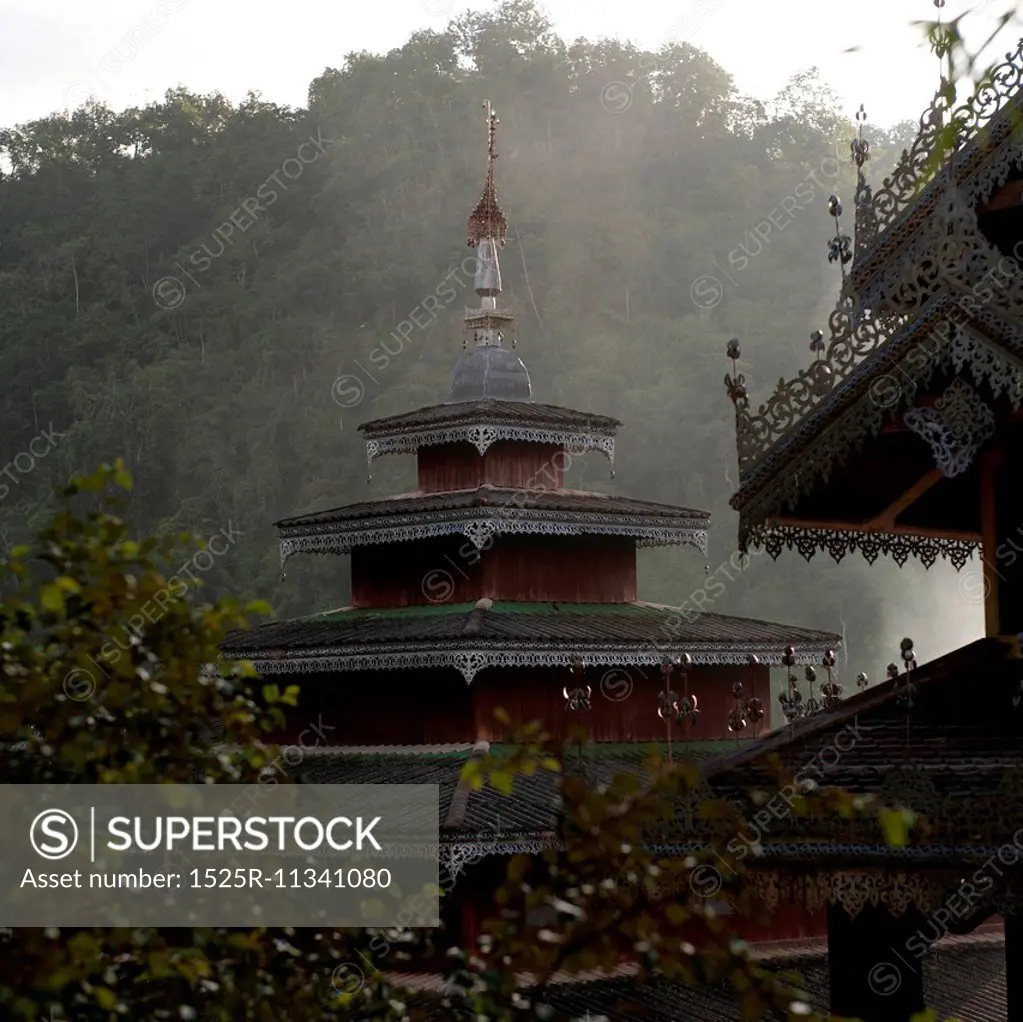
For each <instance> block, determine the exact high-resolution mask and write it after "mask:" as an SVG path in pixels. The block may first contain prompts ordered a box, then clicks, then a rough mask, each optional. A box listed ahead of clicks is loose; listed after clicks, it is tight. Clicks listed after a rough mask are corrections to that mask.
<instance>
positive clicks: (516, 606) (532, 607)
mask: <svg viewBox="0 0 1023 1022" xmlns="http://www.w3.org/2000/svg"><path fill="white" fill-rule="evenodd" d="M475 609H476V604H475V603H431V604H426V605H425V606H421V607H420V606H415V607H372V608H344V609H341V610H331V611H328V612H327V613H325V614H314V615H312V616H311V617H307V618H297V619H296V620H297V621H337V620H340V619H344V620H346V621H390V620H405V619H409V618H419V617H444V616H448V615H451V616H455V615H458V614H471V613H472V612H473V611H474V610H475ZM671 612H672V608H671V607H658V606H656V605H653V604H648V603H646V604H645V603H524V602H523V603H519V602H516V601H513V600H506V601H501V602H497V601H495V602H494V604H493V606H492V607H491V608H490V610H488V611H487V613H488V614H580V615H592V614H620V615H623V616H629V617H643V616H649V617H657V618H661V617H664V616H665V615H666V614H669V613H671Z"/></svg>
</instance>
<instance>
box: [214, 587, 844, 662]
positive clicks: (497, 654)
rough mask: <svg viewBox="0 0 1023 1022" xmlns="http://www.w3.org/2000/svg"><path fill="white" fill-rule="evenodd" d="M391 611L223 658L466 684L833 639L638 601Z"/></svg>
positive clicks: (228, 643)
mask: <svg viewBox="0 0 1023 1022" xmlns="http://www.w3.org/2000/svg"><path fill="white" fill-rule="evenodd" d="M483 602H484V601H480V603H476V604H470V603H461V604H431V605H429V606H416V607H403V608H396V609H380V610H356V609H351V608H347V609H344V610H341V611H336V612H333V613H329V614H320V615H317V616H315V617H311V618H303V619H300V620H295V621H279V622H274V623H271V624H266V625H263V626H261V627H259V628H255V629H252V630H249V631H236V632H232V633H231V634H229V635H228V636H227V637H226V638H225V639H224V641H223V643H222V644H221V650H222V651H223V653H224V655H225V656H227V657H229V658H232V659H246V660H251V661H253V662H254V664H255V666H256V669H257V670H258V671H259V672H260V673H261V674H281V673H309V674H312V673H319V672H323V671H330V672H336V671H365V670H385V669H390V668H401V669H406V670H407V669H409V668H413V669H414V668H416V667H441V668H448V667H449V668H454V669H456V670H458V671H461V672H462V674H463V676H464V677H465V679H466V681H471V680H472V679H473V677H475V675H476V674H477V673H478V672H479V671H481V670H484V669H486V668H488V667H513V668H514V667H537V666H548V667H557V666H571V665H573V664H575V663H578V662H580V661H582V662H583V663H584V664H587V665H589V666H592V667H600V666H618V665H637V666H640V665H645V666H659V665H660V664H661V663H662V662H663V660H664V657H665V656H681V655H682V654H688V655H689V656H691V657H692V658H693V663H694V664H697V665H699V664H721V665H729V664H731V665H742V664H746V663H748V660H749V656H750V655H751V654H752V655H755V656H757V657H759V658H760V660H761V662H762V663H765V664H778V663H780V662H781V658H782V656H783V651H784V650H785V648H786V647H787V646H790V645H792V646H795V647H796V649H797V655H798V657H799V658H800V663H807V664H812V663H819V662H820V659H821V657H822V656H823V655H824V653H826V652H827V651H828V650H834V649H838V648H840V646H841V641H842V640H841V636H839V635H836V634H835V633H833V632H823V631H818V630H816V629H810V628H799V627H796V626H794V625H779V624H772V623H770V622H767V621H758V620H754V619H750V618H739V617H727V616H725V615H723V614H710V613H707V614H698V613H695V612H686V613H684V614H683V613H680V611H679V610H678V609H676V608H671V607H663V606H658V605H656V604H647V603H619V604H608V603H598V604H580V603H516V602H502V601H493V602H492V601H486V605H484V606H481V604H483Z"/></svg>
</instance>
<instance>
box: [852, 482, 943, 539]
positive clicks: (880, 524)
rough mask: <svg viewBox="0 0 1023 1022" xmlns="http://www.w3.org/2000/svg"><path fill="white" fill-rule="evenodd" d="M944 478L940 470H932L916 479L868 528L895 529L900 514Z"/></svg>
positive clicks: (873, 519)
mask: <svg viewBox="0 0 1023 1022" xmlns="http://www.w3.org/2000/svg"><path fill="white" fill-rule="evenodd" d="M944 478H945V475H944V473H943V472H942V471H941V469H937V468H932V469H931V470H930V472H927V473H926V474H925V475H924V476H922V477H921V478H920V479H918V480H917V481H916V482H915V483H914V484H913V485H912V486H910V487H909V489H908V490H906V491H905V492H904V493H901V494H900V495H899V496H898V497H896V498H895V500H893V501H892V502H891V503H890V504H889V505H888V506H887V507H886V508H885V509H884V510H883V511H882V512H881V513H880V514H879V515H876V516H875V517H874V518H872V519H871V520H870V522H869V523H868V527H869V528H872V529H879V530H881V531H889V530H891V529H893V528H896V527H897V526H896V524H895V519H896V518H898V517H899V515H901V514H902V512H903V511H905V510H906V508H908V507H910V506H911V505H913V504H915V503H916V502H917V501H918V500H919V499H920V498H921V497H922V496H923V495H924V494H925V493H926V492H927V491H928V490H929V489H930V488H931V487H932V486H934V485H935V483H940V482H941V480H942V479H944Z"/></svg>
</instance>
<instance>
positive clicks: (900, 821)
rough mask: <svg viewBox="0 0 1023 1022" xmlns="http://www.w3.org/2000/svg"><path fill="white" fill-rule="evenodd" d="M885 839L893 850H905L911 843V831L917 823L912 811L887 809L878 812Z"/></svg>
mask: <svg viewBox="0 0 1023 1022" xmlns="http://www.w3.org/2000/svg"><path fill="white" fill-rule="evenodd" d="M877 820H878V823H880V824H881V830H882V831H883V832H884V838H885V840H886V841H887V842H888V844H890V845H891V846H892V847H893V848H904V847H905V846H906V845H907V844H908V842H909V830H910V828H911V827H912V826H913V823H914V822H915V821H916V813H914V812H913V811H912V810H911V809H886V808H882V809H879V810H878V811H877Z"/></svg>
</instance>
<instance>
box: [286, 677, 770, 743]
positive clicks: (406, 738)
mask: <svg viewBox="0 0 1023 1022" xmlns="http://www.w3.org/2000/svg"><path fill="white" fill-rule="evenodd" d="M768 671H769V669H768V668H767V667H759V668H757V672H758V677H757V681H756V690H757V692H756V694H757V695H758V696H759V697H760V699H761V700H764V701H765V702H766V698H767V690H768ZM736 679H739V680H741V681H742V682H743V684H744V686H745V688H746V693H747V694H749V687H750V686H749V669H748V668H746V667H694V668H693V669H692V671H691V672H690V687H689V690H690V692H691V693H692V694H695V695H696V696H697V699H698V700H699V706H700V710H701V714H700V718H699V723H698V724H697V725H696V727H695V728H694V729H693V730H692V731H691V732H690V738H691V739H692V740H693V741H707V740H710V739H729V740H730V741H734V740H735V736H734V735H732V734H730V733H729V731H728V711H729V710H730V709H731V707H732V695H731V688H732V683H733V681H735V680H736ZM296 682H297V683H298V684H299V685H300V686H301V698H300V702H299V708H298V709H297V710H294V711H292V712H291V714H290V716H289V720H288V726H287V730H286V733H285V734H284V735H283V736H281V737H280V738H279V739H278V740H279V741H282V742H284V743H287V744H291V743H295V744H298V743H299V735H300V734H301V733H302V732H303V730H305V729H307V728H309V727H310V726H311V725H312V724H315V723H317V721H318V720H320V719H322V721H323V723H324V724H326V725H327V726H329V727H330V728H332V730H329V731H326V730H325V733H326V736H327V737H326V738H324V739H322V741H321V744H329V745H422V744H426V745H429V744H435V743H461V742H475V741H479V740H481V739H486V740H487V741H502V740H504V738H505V737H506V733H507V732H506V728H505V727H504V726H503V725H499V724H498V723H497V721H496V720H495V718H494V711H495V710H497V709H498V708H499V707H500V708H501V709H503V710H504V711H505V712H506V713H507V714H508V715H509V717H510V719H511V721H512V724H513V725H520V724H526V723H528V722H530V721H533V720H539V721H541V722H542V723H543V724H544V726H545V728H546V729H547V730H548V731H551V732H553V733H555V734H564V733H566V732H567V731H568V729H569V728H570V727H572V726H573V725H581V726H583V727H585V728H586V729H587V732H588V733H589V735H590V736H591V738H592V740H593V741H598V742H661V741H664V740H665V739H666V738H667V726H666V724H665V722H664V721H663V720H661V718H660V717H658V715H657V708H658V705H659V704H658V699H657V696H658V693H659V692H660V691H661V689H662V684H661V680H660V672H659V671H658V670H656V669H651V668H647V669H646V670H645V671H644V670H643V669H640V668H636V667H633V668H626V667H614V668H590V669H588V670H587V671H586V672H585V679H584V684H587V685H589V686H590V687H591V688H592V690H593V691H592V696H591V705H592V709H591V710H590V711H589V712H583V711H569V710H566V709H565V699H564V696H563V694H562V689H563V688H564V687H565V685H570V684H572V678H571V674H570V672H569V671H568V669H567V668H549V669H546V670H545V669H540V668H533V669H528V668H522V669H512V668H490V669H487V670H484V671H482V672H481V673H480V674H478V675H477V676H476V678H475V679H474V681H473V683H472V685H470V686H467V685H466V683H465V680H464V679H463V678H462V676H461V675H460V674H459V673H457V672H456V671H454V670H419V671H365V672H356V671H353V672H339V673H337V674H330V675H327V674H317V675H310V676H307V677H304V678H300V679H296ZM677 688H678V689H681V686H677ZM678 694H679V695H682V692H681V691H679V692H678ZM765 730H766V728H764V727H763V726H762V727H761V729H760V733H763V732H764V731H765ZM752 737H753V730H752V728H748V729H747V730H746V731H745V732H742V733H741V735H740V741H742V740H747V739H750V738H752ZM671 739H672V742H673V743H677V745H681V744H682V743H683V740H684V735H683V733H682V731H681V729H680V728H679V727H677V726H674V725H673V726H672V729H671ZM305 743H306V744H308V745H313V744H315V736H314V735H312V736H311V735H307V737H306V739H305Z"/></svg>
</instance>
